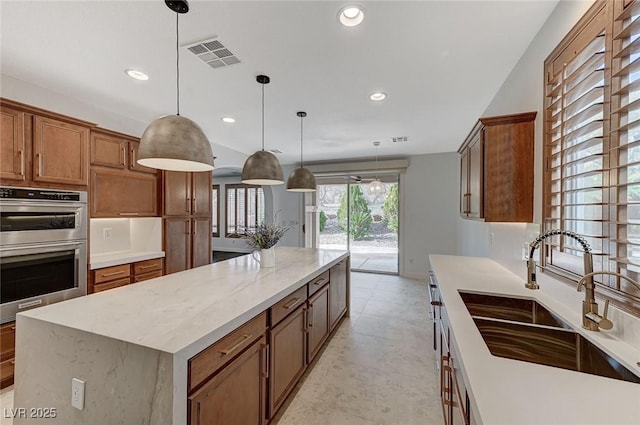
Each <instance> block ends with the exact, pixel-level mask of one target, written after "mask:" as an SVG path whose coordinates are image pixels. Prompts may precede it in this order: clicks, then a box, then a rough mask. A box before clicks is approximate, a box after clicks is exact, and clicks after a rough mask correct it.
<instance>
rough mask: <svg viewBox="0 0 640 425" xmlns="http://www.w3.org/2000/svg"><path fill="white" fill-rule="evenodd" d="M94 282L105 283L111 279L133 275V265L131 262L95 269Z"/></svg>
mask: <svg viewBox="0 0 640 425" xmlns="http://www.w3.org/2000/svg"><path fill="white" fill-rule="evenodd" d="M93 273H94V280H93V282H94V283H96V284H98V283H103V282H109V281H110V280H115V279H122V278H124V277H129V276H130V275H131V267H130V265H129V264H122V265H119V266H113V267H105V268H104V269H98V270H94V272H93Z"/></svg>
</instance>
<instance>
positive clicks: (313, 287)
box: [307, 270, 329, 296]
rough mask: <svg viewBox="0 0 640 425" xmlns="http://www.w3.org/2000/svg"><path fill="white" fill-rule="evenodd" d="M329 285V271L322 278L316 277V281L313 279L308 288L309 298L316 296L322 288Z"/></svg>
mask: <svg viewBox="0 0 640 425" xmlns="http://www.w3.org/2000/svg"><path fill="white" fill-rule="evenodd" d="M327 283H329V270H327V271H326V272H324V273H322V274H321V275H320V276H318V277H316V278H315V279H313V280H312V281H311V282H309V283H308V284H307V286H308V287H309V289H308V291H309V292H308V294H309V296H311V295H313V294H315V293H316V292H317V291H318V289H320V288H322V287H323V286H324V285H326V284H327Z"/></svg>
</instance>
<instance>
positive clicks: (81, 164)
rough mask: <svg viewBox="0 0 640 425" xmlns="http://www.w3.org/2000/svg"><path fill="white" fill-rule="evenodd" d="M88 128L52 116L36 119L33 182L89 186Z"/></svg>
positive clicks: (34, 124)
mask: <svg viewBox="0 0 640 425" xmlns="http://www.w3.org/2000/svg"><path fill="white" fill-rule="evenodd" d="M88 168H89V129H88V128H87V127H82V126H79V125H75V124H70V123H67V122H64V121H60V120H55V119H53V118H45V117H39V116H34V119H33V181H35V182H47V183H63V184H71V185H82V186H86V185H87V184H88V180H89V172H88Z"/></svg>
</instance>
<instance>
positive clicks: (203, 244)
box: [191, 217, 212, 267]
mask: <svg viewBox="0 0 640 425" xmlns="http://www.w3.org/2000/svg"><path fill="white" fill-rule="evenodd" d="M191 227H192V233H193V235H192V238H193V265H192V267H200V266H204V265H206V264H211V254H212V253H211V217H204V218H194V219H193V223H192V226H191Z"/></svg>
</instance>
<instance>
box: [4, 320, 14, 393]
mask: <svg viewBox="0 0 640 425" xmlns="http://www.w3.org/2000/svg"><path fill="white" fill-rule="evenodd" d="M0 344H1V345H0V388H5V387H8V386H10V385H13V371H14V366H15V349H16V322H9V323H5V324H4V325H2V326H0Z"/></svg>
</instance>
